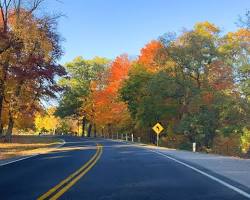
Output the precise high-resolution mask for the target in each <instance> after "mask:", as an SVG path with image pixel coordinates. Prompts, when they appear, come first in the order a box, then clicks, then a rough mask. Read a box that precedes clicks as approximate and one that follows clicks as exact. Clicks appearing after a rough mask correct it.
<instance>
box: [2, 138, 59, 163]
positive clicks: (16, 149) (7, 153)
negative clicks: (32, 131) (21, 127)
mask: <svg viewBox="0 0 250 200" xmlns="http://www.w3.org/2000/svg"><path fill="white" fill-rule="evenodd" d="M61 143H62V141H61V140H60V139H58V138H54V137H40V136H13V139H12V143H4V142H3V140H1V139H0V160H1V159H8V158H13V157H16V156H28V155H32V154H37V153H44V152H47V151H49V150H51V148H52V147H55V146H57V145H59V144H61Z"/></svg>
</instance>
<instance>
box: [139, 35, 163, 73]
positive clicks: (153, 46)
mask: <svg viewBox="0 0 250 200" xmlns="http://www.w3.org/2000/svg"><path fill="white" fill-rule="evenodd" d="M160 48H162V44H161V43H160V42H159V41H156V40H152V41H151V42H149V43H148V44H147V45H146V46H145V47H144V48H142V49H141V55H140V56H139V60H138V63H139V64H142V65H144V66H145V67H146V69H147V70H148V71H149V72H156V71H158V66H157V64H156V62H155V60H154V58H155V56H156V53H157V51H158V50H159V49H160Z"/></svg>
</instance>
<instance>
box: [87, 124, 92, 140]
mask: <svg viewBox="0 0 250 200" xmlns="http://www.w3.org/2000/svg"><path fill="white" fill-rule="evenodd" d="M91 131H92V124H91V123H89V127H88V137H90V136H91Z"/></svg>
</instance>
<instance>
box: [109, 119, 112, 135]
mask: <svg viewBox="0 0 250 200" xmlns="http://www.w3.org/2000/svg"><path fill="white" fill-rule="evenodd" d="M111 134H112V129H111V124H110V123H109V124H108V138H111Z"/></svg>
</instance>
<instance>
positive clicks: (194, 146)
mask: <svg viewBox="0 0 250 200" xmlns="http://www.w3.org/2000/svg"><path fill="white" fill-rule="evenodd" d="M193 152H196V143H195V142H193Z"/></svg>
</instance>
